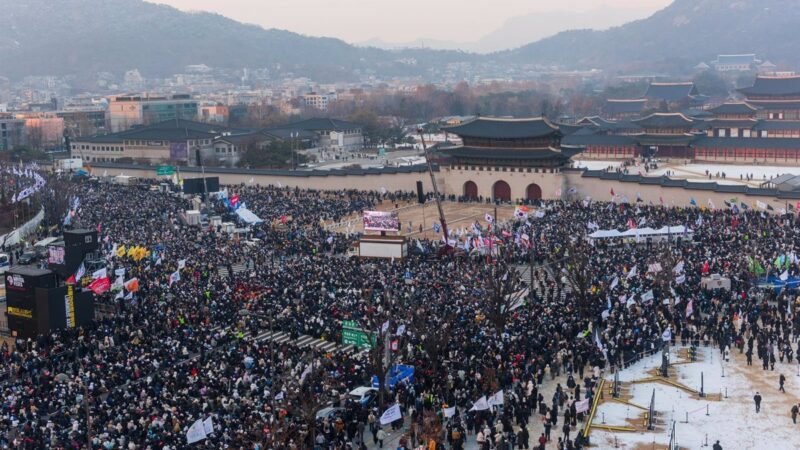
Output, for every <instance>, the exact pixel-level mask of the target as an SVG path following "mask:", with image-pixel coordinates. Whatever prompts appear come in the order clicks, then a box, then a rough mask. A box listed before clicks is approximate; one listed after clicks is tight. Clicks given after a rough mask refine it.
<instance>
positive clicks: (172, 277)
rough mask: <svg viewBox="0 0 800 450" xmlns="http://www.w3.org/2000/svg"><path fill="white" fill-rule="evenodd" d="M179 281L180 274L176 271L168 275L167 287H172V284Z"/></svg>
mask: <svg viewBox="0 0 800 450" xmlns="http://www.w3.org/2000/svg"><path fill="white" fill-rule="evenodd" d="M178 281H181V272H180V271H178V270H176V271H175V272H172V273H171V274H170V275H169V285H170V286H172V283H175V282H178Z"/></svg>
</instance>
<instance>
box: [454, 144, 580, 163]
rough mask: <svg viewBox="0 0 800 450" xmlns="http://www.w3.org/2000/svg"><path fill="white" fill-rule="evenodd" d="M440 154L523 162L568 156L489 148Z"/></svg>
mask: <svg viewBox="0 0 800 450" xmlns="http://www.w3.org/2000/svg"><path fill="white" fill-rule="evenodd" d="M441 152H442V153H443V154H445V155H448V156H455V157H460V158H483V159H524V160H547V159H553V160H561V161H566V160H568V159H569V157H568V156H566V155H564V154H562V153H561V152H560V151H558V150H555V149H552V148H549V149H522V148H491V149H487V148H485V147H466V146H458V147H449V148H442V149H441Z"/></svg>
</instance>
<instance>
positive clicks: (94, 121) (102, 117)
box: [55, 106, 108, 138]
mask: <svg viewBox="0 0 800 450" xmlns="http://www.w3.org/2000/svg"><path fill="white" fill-rule="evenodd" d="M55 115H56V117H60V118H62V119H64V128H65V129H66V131H67V135H68V136H70V137H72V138H74V137H79V136H92V135H94V134H99V133H104V132H105V131H106V129H107V128H108V127H107V126H106V110H105V108H103V107H100V106H91V107H81V108H74V109H69V110H63V111H56V112H55Z"/></svg>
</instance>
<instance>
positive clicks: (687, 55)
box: [494, 0, 800, 70]
mask: <svg viewBox="0 0 800 450" xmlns="http://www.w3.org/2000/svg"><path fill="white" fill-rule="evenodd" d="M798 6H800V4H799V2H798V1H797V0H675V1H674V2H673V3H672V4H671V5H669V6H667V7H666V8H664V9H662V10H661V11H658V12H656V13H655V14H653V15H652V16H650V17H648V18H646V19H642V20H637V21H634V22H630V23H628V24H625V25H622V26H620V27H615V28H612V29H610V30H607V31H591V30H575V31H566V32H562V33H559V34H557V35H555V36H552V37H550V38H546V39H542V40H541V41H538V42H534V43H532V44H528V45H525V46H523V47H520V48H518V49H515V50H510V51H506V52H500V53H498V54H496V55H494V56H495V57H496V58H497V59H498V60H499V61H507V62H513V63H540V64H541V63H546V64H558V65H566V66H573V67H581V68H592V67H599V68H606V69H615V68H616V69H626V70H637V69H641V70H645V69H649V70H654V69H658V68H659V67H664V66H670V65H674V64H675V63H676V62H679V63H682V64H685V65H689V66H687V67H691V65H694V64H696V63H698V62H700V61H708V60H711V59H713V58H714V57H715V56H716V55H718V54H738V53H756V54H758V56H759V57H761V58H762V59H770V60H772V61H773V62H775V63H784V64H786V65H790V66H793V67H794V66H797V65H798V62H800V56H799V55H798V53H797V48H799V47H800V36H798V34H797V33H796V32H795V30H796V29H797V25H798V24H799V23H800V8H798Z"/></svg>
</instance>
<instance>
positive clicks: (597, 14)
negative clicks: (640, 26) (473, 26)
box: [359, 8, 652, 54]
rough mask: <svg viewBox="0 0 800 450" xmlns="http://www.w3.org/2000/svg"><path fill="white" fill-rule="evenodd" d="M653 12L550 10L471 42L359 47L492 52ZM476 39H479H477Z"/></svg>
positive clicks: (509, 23) (370, 43) (380, 43)
mask: <svg viewBox="0 0 800 450" xmlns="http://www.w3.org/2000/svg"><path fill="white" fill-rule="evenodd" d="M649 11H652V10H650V9H640V8H598V9H594V10H591V11H583V12H573V11H547V12H537V13H531V14H523V15H520V16H516V17H512V18H510V19H508V20H506V21H505V22H504V23H503V24H502V25H501V26H500V27H499V28H497V29H496V30H494V31H492V32H490V33H488V34H486V35H485V36H481V37H480V38H479V39H476V40H475V41H471V42H456V41H447V40H441V39H429V38H419V39H414V40H413V41H410V42H401V43H394V42H386V41H384V40H383V39H380V38H374V39H370V40H368V41H365V42H360V43H359V45H362V46H371V47H377V48H382V49H387V50H394V49H403V48H430V49H438V50H463V51H465V52H475V53H482V54H486V53H492V52H497V51H503V50H508V49H511V48H516V47H519V46H522V45H525V44H528V43H530V42H536V41H539V40H541V39H544V38H546V37H550V36H552V35H555V34H557V33H559V32H561V31H564V30H570V29H583V28H586V29H597V30H604V29H608V28H611V27H614V26H619V25H622V24H625V23H627V22H630V21H632V20H636V19H640V18H642V17H646V16H647V15H648V12H649ZM476 37H477V36H476Z"/></svg>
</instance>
